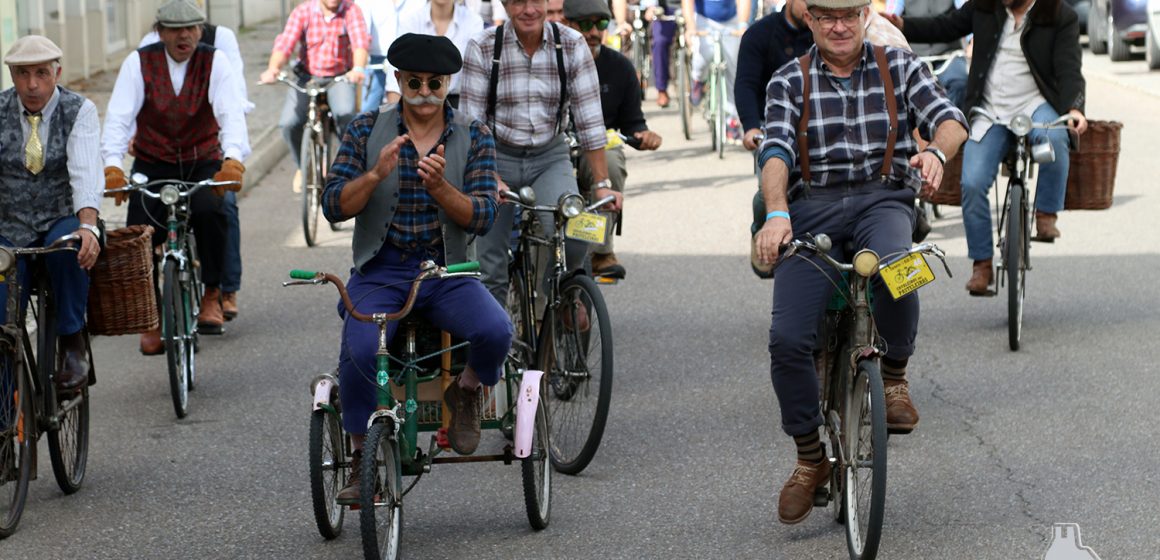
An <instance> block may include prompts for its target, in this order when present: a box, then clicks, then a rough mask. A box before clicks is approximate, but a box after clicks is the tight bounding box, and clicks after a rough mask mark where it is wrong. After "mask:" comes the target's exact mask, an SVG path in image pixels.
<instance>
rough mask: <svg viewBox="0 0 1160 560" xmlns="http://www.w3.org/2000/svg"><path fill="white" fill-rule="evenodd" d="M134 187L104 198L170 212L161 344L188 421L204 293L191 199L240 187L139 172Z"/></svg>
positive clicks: (179, 410)
mask: <svg viewBox="0 0 1160 560" xmlns="http://www.w3.org/2000/svg"><path fill="white" fill-rule="evenodd" d="M130 183H131V184H130V185H128V186H125V187H122V188H119V189H110V190H106V191H105V196H110V195H113V194H116V193H131V192H134V191H136V192H140V193H141V195H142V196H145V197H148V198H152V199H154V200H160V201H161V202H162V204H165V206H166V208H167V209H168V216H167V217H166V219H165V227H166V230H167V232H168V235H167V236H166V242H165V244H164V245H163V248H162V252H161V274H160V276H159V278H158V279H159V280H160V282H161V340H162V342H163V343H164V344H165V358H166V363H167V365H168V368H169V395H170V397H171V398H172V399H173V412H174V413H175V414H177V417H178V418H185V417H186V415H188V414H189V392H190V391H192V390H193V388H194V383H195V381H196V377H197V376H196V367H195V359H194V355H195V354H196V353H197V350H198V345H199V341H198V337H199V333H198V327H197V315H198V313H200V311H201V309H200V307H201V298H202V296H203V295H204V293H205V288H204V286H202V283H201V264H200V262H201V261H199V260H198V256H197V240H196V238H195V237H194V235H193V228H192V225H191V224H190V223H189V217H190V207H189V200H190V198H191V197H192V196H193V194H194V193H196V192H197V191H199V190H201V189H203V188H206V187H225V188H227V189H229V190H233V191H237V190H240V189H241V185H240V184H239V183H236V182H233V181H214V180H212V179H206V180H204V181H196V182H194V181H179V180H176V179H158V180H156V181H150V180H149V178H148V177H146V176H144V175H142V174H140V173H134V174H133V176H132V177H131V178H130ZM158 187H159V188H158ZM155 191H156V192H155ZM154 221H156V219H154ZM157 225H160V224H159V223H158V224H157ZM223 332H224V331H223Z"/></svg>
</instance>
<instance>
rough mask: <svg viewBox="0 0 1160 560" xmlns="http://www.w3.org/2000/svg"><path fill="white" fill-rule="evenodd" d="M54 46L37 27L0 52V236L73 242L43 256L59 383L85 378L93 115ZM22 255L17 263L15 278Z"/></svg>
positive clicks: (4, 240) (93, 211)
mask: <svg viewBox="0 0 1160 560" xmlns="http://www.w3.org/2000/svg"><path fill="white" fill-rule="evenodd" d="M60 58H61V51H60V48H58V47H57V46H56V45H55V44H53V42H52V41H50V40H49V39H47V38H45V37H41V36H38V35H29V36H27V37H22V38H20V39H17V40H16V42H15V43H13V44H12V48H11V49H9V51H8V54H6V55H5V56H4V63H5V64H7V65H8V72H9V75H11V76H12V82H13V84H15V86H14V87H13V88H12V89H8V90H4V91H0V245H5V246H16V247H42V246H44V245H47V244H49V243H52V242H53V241H55V240H57V239H59V238H60V237H62V236H64V235H68V234H70V233H75V234H76V235H77V236H78V237H80V240H81V243H80V250H79V251H77V254H76V255H75V256H74V255H72V254H71V253H68V252H60V253H52V254H48V255H45V256H44V262H45V266H46V268H47V270H48V274H49V276H50V280H51V283H52V289H53V293H54V294H55V295H56V305H57V309H56V311H57V316H56V334H57V336H58V337H59V340H60V349H61V356H62V358H63V359H62V360H61V365H60V369H58V370H57V372H56V376H55V377H54V378H53V381H54V382H55V384H56V386H57V387H58V388H59V389H61V390H66V391H69V390H74V389H76V388H78V387H82V386H83V385H84V384H85V383H86V382H87V381H88V375H89V364H88V353H87V351H86V350H85V335H84V326H85V307H86V305H87V304H88V297H89V277H88V274H86V272H85V271H86V270H88V269H89V268H91V267H92V266H93V264H94V263H96V262H97V254H98V253H100V250H101V249H100V244H99V243H98V242H97V238H98V237H99V234H100V232H99V231H98V230H97V212H98V208H100V206H101V163H100V162H101V159H100V131H101V128H100V122H99V121H98V119H97V108H96V106H95V105H93V102H92V101H89V100H88V99H85V98H84V97H82V96H81V95H79V94H76V93H73V92H71V91H69V90H67V89H65V88H63V87H59V86H57V82H58V81H59V80H60V74H61V66H60ZM26 266H27V265H26V263H24V262H21V263H20V269H21V271H22V272H21V275H20V276H21V278H22V279H24V280H25V283H26V284H27V280H28V277H27V276H26V275H25V274H24V272H23V271H24V270H25V269H26ZM7 301H8V285H7V283H0V324H2V323H4V322H6V321H7V320H8V309H7V306H6V305H4V304H3V303H2V302H7Z"/></svg>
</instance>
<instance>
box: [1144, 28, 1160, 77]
mask: <svg viewBox="0 0 1160 560" xmlns="http://www.w3.org/2000/svg"><path fill="white" fill-rule="evenodd" d="M1157 33H1160V29H1155V28H1153V27H1152V26H1151V25H1149V26H1148V33H1146V34H1145V35H1144V60H1147V61H1148V69H1149V70H1160V41H1157V37H1156V34H1157Z"/></svg>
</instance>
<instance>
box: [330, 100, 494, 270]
mask: <svg viewBox="0 0 1160 560" xmlns="http://www.w3.org/2000/svg"><path fill="white" fill-rule="evenodd" d="M397 110H398V114H399V115H402V111H403V107H402V105H400V106H399V107H398V108H397ZM378 116H379V112H378V111H371V112H367V113H362V114H361V115H359V116H358V117H356V118H355V119H354V121H352V122H351V123H350V126H349V127H348V128H347V129H346V133H345V134H343V137H342V145H341V146H339V148H338V155H337V156H336V157H335V159H334V164H333V165H332V166H331V168H330V177H329V178H328V179H327V181H326V188H325V189H324V190H323V191H322V212H323V214H324V215H325V216H326V219H328V220H330V221H332V222H338V221H342V220H347V219H350V218H352V217H354V216H347V215H345V214H343V213H342V206H341V204H340V203H339V200H340V199H341V196H342V189H343V188H345V187H346V184H347V182H349V181H351V180H353V179H357V178H358V177H360V176H362V175H363V173H365V172H366V162H367V157H366V150H367V139H368V138H370V135H371V130H372V129H374V126H375V119H376V118H378ZM443 118H444V122H446V123H448V125H450V123H451V120H452V112H451V107H450V106H449V105H445V106H444V108H443ZM406 133H407V125H405V124H404V123H403V119H401V118H400V119H399V135H400V136H401V135H403V134H406ZM451 133H452V130H451V128H450V126H446V127H445V128H444V129H443V134H442V135H440V137H439V141H438V142H436V143H435V148H438V147H439V144H443V143H445V142H446V141H447V138H448V136H450V134H451ZM470 133H471V148H470V150H469V151H468V156H467V167H466V168H465V169H464V171H463V183H464V185H463V188H462V189H460V190H461V191H462V192H463V194H466V195H467V196H468V198H470V199H471V205H472V213H471V222H470V223H468V224H467V226H466V227H464V228H463V230H464V231H466V232H467V233H469V234H472V233H473V234H476V235H483V234H485V233H487V231H488V230H490V229H491V225H492V223H493V222H495V213H496V202H495V195H496V188H497V187H496V176H497V171H496V167H495V138H494V137H493V136H492V135H491V132H490V131H488V129H487V127H486V126H484V125H483V123H481V122H479V121H473V122H472V123H471V127H470ZM435 148H432V149H431V152H430V153H428V155H430V154H431V153H434V151H435ZM420 159H422V158H420V157H419V152H418V150H417V149H416V148H415V144H414V143H412V142H407V143H405V144H403V147H402V149H400V150H399V163H398V169H399V208H398V210H397V211H396V212H395V217H394V219H393V220H391V226H390V228H388V230H387V240H388V241H390V243H391V244H392V245H394V246H395V247H398V248H399V249H402V250H404V251H413V250H415V249H418V248H423V247H431V246H433V245H436V244H437V243H439V242H441V241H442V229H441V227H442V224H440V222H439V204H438V203H437V202H436V201H435V197H433V196H431V195H430V194H429V193H428V192H427V188H426V187H424V186H423V180H422V179H421V178H420V177H419V160H420Z"/></svg>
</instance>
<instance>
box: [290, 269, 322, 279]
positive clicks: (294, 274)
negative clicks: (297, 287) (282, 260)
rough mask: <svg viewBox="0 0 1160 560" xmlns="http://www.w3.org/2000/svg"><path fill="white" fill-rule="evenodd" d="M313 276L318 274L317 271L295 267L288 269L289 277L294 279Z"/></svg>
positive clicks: (312, 277) (311, 277)
mask: <svg viewBox="0 0 1160 560" xmlns="http://www.w3.org/2000/svg"><path fill="white" fill-rule="evenodd" d="M315 276H318V273H317V272H312V271H309V270H298V269H295V270H291V271H290V277H291V278H293V279H295V280H314V277H315Z"/></svg>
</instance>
